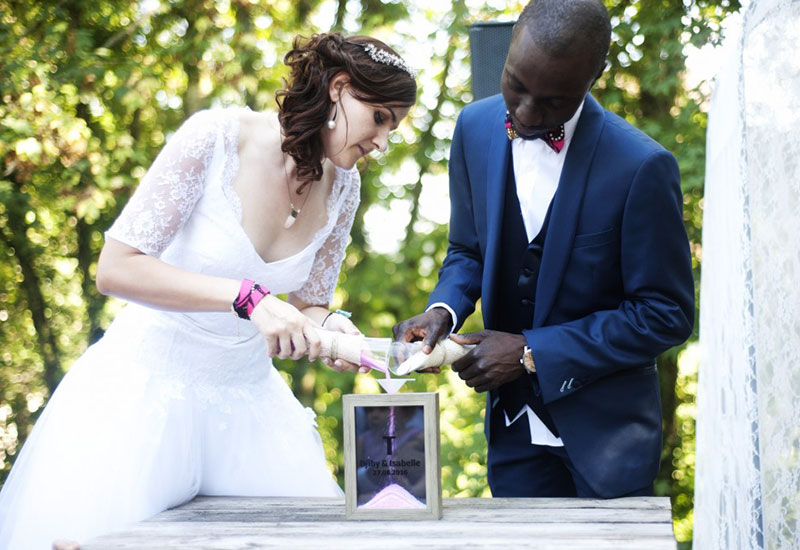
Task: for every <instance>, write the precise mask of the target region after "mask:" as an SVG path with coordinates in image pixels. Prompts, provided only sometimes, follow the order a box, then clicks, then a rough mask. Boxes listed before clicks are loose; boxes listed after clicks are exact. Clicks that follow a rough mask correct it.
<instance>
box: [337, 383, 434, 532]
mask: <svg viewBox="0 0 800 550" xmlns="http://www.w3.org/2000/svg"><path fill="white" fill-rule="evenodd" d="M343 404H344V414H343V420H344V455H345V509H346V510H345V511H346V517H347V518H348V519H402V520H408V519H440V518H441V517H442V481H441V456H440V435H439V394H438V393H395V394H374V395H373V394H365V395H361V394H358V395H356V394H351V395H345V396H344V400H343Z"/></svg>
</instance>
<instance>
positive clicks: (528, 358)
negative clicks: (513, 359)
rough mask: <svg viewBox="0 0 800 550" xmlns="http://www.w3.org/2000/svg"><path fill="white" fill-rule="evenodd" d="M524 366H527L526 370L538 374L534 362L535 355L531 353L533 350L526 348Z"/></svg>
mask: <svg viewBox="0 0 800 550" xmlns="http://www.w3.org/2000/svg"><path fill="white" fill-rule="evenodd" d="M522 364H523V365H524V366H525V370H526V371H528V372H530V373H534V372H536V365H535V364H534V362H533V354H532V353H531V348H529V347H528V346H525V351H524V352H523V354H522Z"/></svg>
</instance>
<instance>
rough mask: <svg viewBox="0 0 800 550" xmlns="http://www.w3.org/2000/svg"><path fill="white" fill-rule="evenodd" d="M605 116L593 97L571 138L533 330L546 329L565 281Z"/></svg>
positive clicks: (547, 243)
mask: <svg viewBox="0 0 800 550" xmlns="http://www.w3.org/2000/svg"><path fill="white" fill-rule="evenodd" d="M604 119H605V115H604V113H603V109H602V107H600V105H599V104H598V103H597V101H595V100H594V98H593V97H592V96H591V95H587V96H586V101H585V103H584V105H583V111H581V116H580V119H579V120H578V125H577V127H576V128H575V134H574V135H573V136H572V142H571V143H570V146H569V150H568V151H567V158H566V160H565V161H564V168H563V169H562V170H561V178H560V179H559V181H558V190H557V191H556V194H555V196H554V197H553V210H552V212H551V215H550V225H549V226H548V229H547V238H546V240H545V244H544V251H543V252H542V263H541V268H540V271H539V280H538V282H537V284H536V309H535V311H534V315H533V326H534V327H540V326H542V325H544V322H545V321H546V320H547V316H548V315H549V314H550V310H551V309H552V307H553V303H554V302H555V299H556V294H557V293H558V289H559V287H560V286H561V280H562V278H563V277H564V270H565V269H566V267H567V262H568V260H569V257H570V253H571V251H572V241H573V240H574V238H575V232H576V230H577V228H578V221H579V216H580V212H581V207H582V205H583V195H584V192H585V191H586V184H587V181H588V176H589V167H590V166H591V163H592V159H593V157H594V151H595V148H596V147H597V141H598V139H599V138H600V132H601V130H602V128H603V121H604Z"/></svg>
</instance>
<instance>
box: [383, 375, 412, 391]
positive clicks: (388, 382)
mask: <svg viewBox="0 0 800 550" xmlns="http://www.w3.org/2000/svg"><path fill="white" fill-rule="evenodd" d="M376 380H377V381H378V384H380V385H381V387H382V388H383V391H385V392H386V393H397V391H398V390H399V389H400V388H402V387H403V384H405V383H406V382H408V381H409V380H413V378H377V379H376Z"/></svg>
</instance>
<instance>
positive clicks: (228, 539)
mask: <svg viewBox="0 0 800 550" xmlns="http://www.w3.org/2000/svg"><path fill="white" fill-rule="evenodd" d="M443 510H444V514H443V516H444V517H443V518H442V519H441V520H440V521H435V520H432V521H431V520H429V521H414V522H411V521H348V520H346V519H345V517H344V499H336V498H296V497H295V498H291V497H281V498H242V497H198V498H196V499H194V500H193V501H191V502H189V503H188V504H185V505H183V506H180V507H178V508H174V509H172V510H167V511H166V512H162V513H160V514H158V515H157V516H155V517H153V518H151V519H149V520H147V521H143V522H140V523H137V524H136V525H133V526H132V527H131V528H130V529H127V530H125V531H122V532H118V533H114V534H110V535H106V536H103V537H100V538H97V539H94V540H92V541H89V542H87V543H85V544H84V545H83V546H82V548H83V549H84V550H112V549H123V548H125V549H134V548H135V549H138V550H147V549H159V550H164V549H166V550H181V549H187V550H188V549H192V550H203V549H207V550H211V549H215V550H216V549H220V550H222V549H225V550H234V549H245V548H284V549H287V548H288V549H291V550H301V549H305V548H325V549H335V548H340V549H348V550H355V549H370V550H373V549H378V548H379V549H386V548H398V549H413V548H426V549H429V548H433V549H446V548H453V549H455V548H457V549H459V550H464V549H472V548H491V549H517V548H536V549H537V550H550V549H553V550H556V549H557V550H570V549H576V550H577V549H581V550H588V549H593V550H595V549H601V548H614V549H617V550H621V549H634V548H635V549H637V550H650V549H653V550H655V549H669V550H675V549H676V543H675V539H674V537H673V534H672V517H671V514H670V506H669V499H668V498H665V497H636V498H622V499H616V500H593V499H564V498H553V499H542V498H528V499H523V498H446V499H444V507H443Z"/></svg>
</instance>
